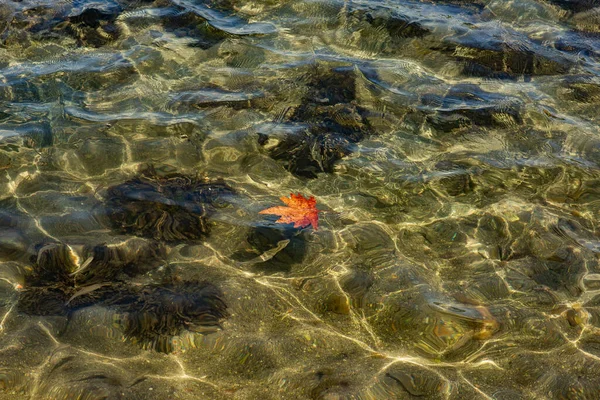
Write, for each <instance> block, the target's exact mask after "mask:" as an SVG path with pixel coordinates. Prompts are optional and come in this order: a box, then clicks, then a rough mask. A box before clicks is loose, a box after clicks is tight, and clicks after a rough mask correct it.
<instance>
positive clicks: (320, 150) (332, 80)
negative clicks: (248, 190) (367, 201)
mask: <svg viewBox="0 0 600 400" xmlns="http://www.w3.org/2000/svg"><path fill="white" fill-rule="evenodd" d="M356 79H357V77H356V74H355V72H354V70H353V69H351V68H325V67H323V68H321V67H318V68H317V69H316V71H315V72H314V75H311V76H310V77H309V78H308V79H307V83H306V92H305V95H304V96H303V98H302V100H301V103H300V105H298V106H297V107H296V108H294V109H293V110H292V111H290V112H289V117H288V121H287V122H289V123H290V124H291V125H297V126H299V127H301V129H294V130H289V131H288V132H286V133H285V135H284V136H283V137H281V138H278V140H277V143H276V144H275V145H271V143H270V140H269V139H270V138H269V136H268V135H266V134H264V133H260V134H259V144H261V145H262V146H264V147H265V148H266V149H267V150H268V153H269V155H270V156H271V157H272V158H274V159H276V160H278V161H280V162H282V163H283V165H284V166H285V168H286V169H287V170H288V171H290V172H291V173H293V174H295V175H298V176H302V177H306V178H316V177H317V174H318V173H321V172H328V173H331V172H333V168H334V165H335V163H336V162H337V161H338V160H340V159H341V158H343V157H344V156H347V155H348V154H350V153H351V151H352V149H351V148H352V145H353V144H355V143H358V142H359V141H361V140H362V139H363V138H364V137H365V136H366V135H369V134H372V133H373V129H372V128H371V126H370V124H369V122H368V120H367V119H366V116H367V114H368V112H367V110H366V109H365V108H363V107H361V106H359V105H357V104H356V101H355V100H356V88H355V85H356Z"/></svg>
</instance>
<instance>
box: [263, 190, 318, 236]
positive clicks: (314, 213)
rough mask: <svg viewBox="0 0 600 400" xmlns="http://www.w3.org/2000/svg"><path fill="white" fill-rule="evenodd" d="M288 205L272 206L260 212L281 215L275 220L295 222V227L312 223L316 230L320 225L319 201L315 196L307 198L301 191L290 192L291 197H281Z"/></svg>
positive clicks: (288, 222)
mask: <svg viewBox="0 0 600 400" xmlns="http://www.w3.org/2000/svg"><path fill="white" fill-rule="evenodd" d="M281 201H283V202H284V203H285V204H286V205H287V207H284V206H277V207H270V208H267V209H265V210H262V211H261V212H259V214H273V215H279V217H280V218H279V219H278V220H277V221H275V222H277V223H280V224H294V228H304V227H307V226H308V225H312V227H313V228H315V230H317V229H318V225H319V212H321V210H317V207H316V206H317V201H316V200H315V198H314V197H313V196H310V198H308V199H307V198H305V197H304V196H302V195H301V194H300V193H297V194H294V193H290V197H289V198H287V197H281Z"/></svg>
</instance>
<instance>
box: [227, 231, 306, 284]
mask: <svg viewBox="0 0 600 400" xmlns="http://www.w3.org/2000/svg"><path fill="white" fill-rule="evenodd" d="M246 241H247V244H246V247H245V248H243V249H241V250H238V251H236V252H235V253H234V254H232V258H233V259H234V260H236V261H241V262H243V263H244V262H248V263H251V264H252V265H253V268H255V269H257V270H260V271H263V272H269V273H276V272H290V270H291V268H292V267H293V266H294V265H296V264H299V263H301V262H302V260H304V256H305V253H306V241H305V239H304V235H303V233H302V231H299V230H298V229H295V228H272V227H265V226H262V227H255V228H252V229H251V230H250V231H249V232H248V235H247V237H246Z"/></svg>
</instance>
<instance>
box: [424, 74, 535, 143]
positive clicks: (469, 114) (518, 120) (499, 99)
mask: <svg viewBox="0 0 600 400" xmlns="http://www.w3.org/2000/svg"><path fill="white" fill-rule="evenodd" d="M421 102H422V104H423V106H422V108H423V109H424V110H426V111H429V110H435V113H434V114H431V115H428V116H427V122H428V123H429V124H431V125H432V126H433V127H434V128H435V129H437V130H439V131H442V132H450V131H453V130H455V129H459V128H462V127H471V126H483V127H497V126H500V127H503V126H507V125H508V126H510V125H520V124H522V122H523V119H522V117H521V113H522V103H521V101H520V100H518V99H516V98H511V97H508V96H503V95H500V94H496V93H490V92H486V91H484V90H482V89H481V88H480V87H479V86H477V85H471V84H459V85H456V86H453V87H451V88H450V90H449V91H448V93H447V94H446V95H445V96H444V97H441V96H437V95H433V94H426V95H424V96H423V97H422V99H421Z"/></svg>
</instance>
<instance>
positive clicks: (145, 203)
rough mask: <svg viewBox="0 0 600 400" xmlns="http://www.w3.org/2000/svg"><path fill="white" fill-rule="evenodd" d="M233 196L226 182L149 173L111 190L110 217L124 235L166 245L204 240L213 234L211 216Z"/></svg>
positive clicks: (107, 203) (108, 212) (114, 226)
mask: <svg viewBox="0 0 600 400" xmlns="http://www.w3.org/2000/svg"><path fill="white" fill-rule="evenodd" d="M233 193H234V191H233V189H232V188H231V187H229V186H228V185H227V184H226V183H225V182H223V181H214V182H210V181H206V180H201V179H198V178H195V177H188V176H184V175H180V174H170V175H166V176H158V175H157V174H156V173H155V172H154V171H153V170H147V171H145V172H142V173H141V174H140V175H138V176H137V177H135V178H133V179H131V180H129V181H127V182H125V183H122V184H120V185H116V186H112V187H110V188H109V189H108V191H107V193H106V215H107V216H108V218H109V219H110V223H111V224H112V226H113V228H114V229H115V230H116V231H118V232H121V233H126V234H133V235H137V236H143V237H148V238H153V239H157V240H166V241H180V240H189V239H200V238H202V237H204V236H206V235H208V233H209V231H210V226H209V218H210V216H211V215H212V214H213V213H214V211H215V210H216V209H217V208H219V207H223V206H225V205H227V197H228V196H232V195H233Z"/></svg>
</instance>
